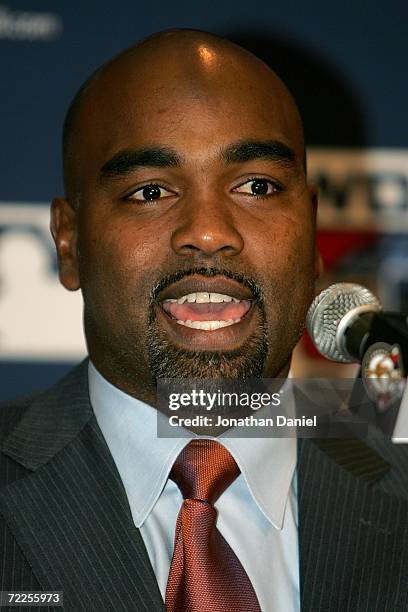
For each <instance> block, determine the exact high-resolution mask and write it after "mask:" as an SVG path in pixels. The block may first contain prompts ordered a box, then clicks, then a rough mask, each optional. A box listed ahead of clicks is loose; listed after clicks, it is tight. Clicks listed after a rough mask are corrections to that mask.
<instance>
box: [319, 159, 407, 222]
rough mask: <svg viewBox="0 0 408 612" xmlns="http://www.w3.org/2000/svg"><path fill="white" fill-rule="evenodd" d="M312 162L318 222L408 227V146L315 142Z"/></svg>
mask: <svg viewBox="0 0 408 612" xmlns="http://www.w3.org/2000/svg"><path fill="white" fill-rule="evenodd" d="M308 163H309V168H310V171H309V175H310V180H311V182H312V183H314V184H316V185H317V186H318V187H319V226H320V228H324V229H335V230H348V229H350V230H354V229H365V230H369V229H372V230H375V229H378V230H381V231H386V232H387V231H388V232H407V231H408V215H407V213H408V151H406V150H401V151H397V150H392V149H391V150H388V149H368V150H366V151H355V150H350V151H343V150H338V149H319V148H313V149H311V150H310V151H309V153H308Z"/></svg>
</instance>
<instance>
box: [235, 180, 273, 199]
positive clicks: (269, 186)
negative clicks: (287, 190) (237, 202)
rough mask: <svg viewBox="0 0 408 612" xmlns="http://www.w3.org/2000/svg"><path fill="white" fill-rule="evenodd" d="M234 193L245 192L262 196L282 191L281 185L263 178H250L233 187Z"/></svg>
mask: <svg viewBox="0 0 408 612" xmlns="http://www.w3.org/2000/svg"><path fill="white" fill-rule="evenodd" d="M233 191H234V192H235V193H245V194H248V195H250V196H254V197H256V196H258V197H261V198H262V197H264V196H268V195H272V194H273V193H277V192H279V191H282V189H281V187H280V186H279V185H278V184H277V183H274V182H273V181H270V180H268V179H265V178H252V179H249V180H248V181H245V183H242V184H241V185H238V187H235V188H234V189H233Z"/></svg>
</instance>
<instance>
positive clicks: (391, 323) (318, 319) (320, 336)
mask: <svg viewBox="0 0 408 612" xmlns="http://www.w3.org/2000/svg"><path fill="white" fill-rule="evenodd" d="M306 325H307V329H308V332H309V334H310V337H311V339H312V341H313V343H314V345H315V346H316V348H317V350H318V351H319V352H320V353H321V354H322V355H324V356H325V357H327V358H328V359H331V360H332V361H339V362H341V363H352V362H360V363H361V362H362V361H363V360H364V356H365V355H366V353H367V350H368V349H369V348H370V347H374V345H378V346H379V347H380V346H382V345H384V346H383V348H384V349H385V348H386V346H385V345H388V346H389V349H388V352H389V357H390V359H391V360H394V361H395V363H396V365H398V367H400V368H401V366H402V365H403V368H402V369H403V370H404V371H405V372H406V370H407V368H406V366H407V365H408V323H407V314H402V313H396V312H383V311H382V305H381V303H380V302H379V300H378V299H377V298H376V297H375V296H374V295H373V294H372V293H371V291H369V290H368V289H366V288H365V287H362V286H361V285H355V284H352V283H337V284H335V285H331V286H330V287H328V288H327V289H325V290H324V291H322V292H321V293H319V295H318V296H317V297H316V298H315V300H314V301H313V303H312V305H311V306H310V308H309V312H308V314H307V320H306ZM397 361H398V364H397ZM401 361H402V363H401ZM378 375H379V376H380V375H381V373H380V372H379V373H378Z"/></svg>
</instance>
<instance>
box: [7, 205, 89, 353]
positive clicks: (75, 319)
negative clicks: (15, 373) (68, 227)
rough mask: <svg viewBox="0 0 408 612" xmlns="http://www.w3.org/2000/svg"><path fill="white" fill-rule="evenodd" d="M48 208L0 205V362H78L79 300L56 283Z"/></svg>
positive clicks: (76, 294)
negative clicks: (21, 360) (22, 360)
mask: <svg viewBox="0 0 408 612" xmlns="http://www.w3.org/2000/svg"><path fill="white" fill-rule="evenodd" d="M48 226H49V206H46V205H28V206H27V205H17V204H13V205H2V206H0V359H1V360H3V361H4V360H20V359H24V360H60V361H77V360H78V359H81V358H82V357H83V356H84V355H85V352H86V351H85V343H84V339H83V333H82V298H81V294H80V292H79V291H77V292H74V293H72V292H68V291H66V290H65V289H64V288H63V287H62V286H61V285H60V283H59V280H58V273H57V266H56V261H55V255H54V245H53V243H52V238H51V236H50V232H49V229H48Z"/></svg>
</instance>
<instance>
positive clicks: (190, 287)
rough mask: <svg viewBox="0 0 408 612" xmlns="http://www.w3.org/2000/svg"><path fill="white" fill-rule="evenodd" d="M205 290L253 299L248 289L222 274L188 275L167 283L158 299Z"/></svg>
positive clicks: (241, 298)
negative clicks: (170, 283) (210, 275)
mask: <svg viewBox="0 0 408 612" xmlns="http://www.w3.org/2000/svg"><path fill="white" fill-rule="evenodd" d="M201 291H206V292H207V293H222V294H224V295H230V296H231V297H234V298H236V299H237V300H253V299H254V296H253V294H252V292H251V290H250V289H248V288H247V287H244V286H242V285H241V284H240V283H238V282H237V281H234V280H232V279H230V278H225V277H223V276H213V277H206V276H188V277H185V278H182V279H181V280H179V281H177V282H175V283H173V284H172V285H169V286H168V287H166V288H165V289H163V291H161V292H160V295H159V301H160V302H164V300H168V299H176V300H177V299H178V298H181V297H182V296H183V295H188V294H189V293H197V292H201Z"/></svg>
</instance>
